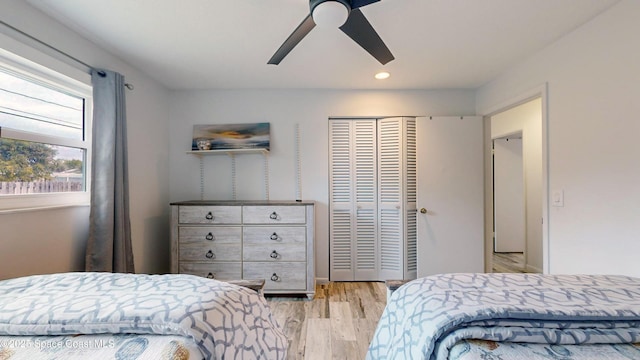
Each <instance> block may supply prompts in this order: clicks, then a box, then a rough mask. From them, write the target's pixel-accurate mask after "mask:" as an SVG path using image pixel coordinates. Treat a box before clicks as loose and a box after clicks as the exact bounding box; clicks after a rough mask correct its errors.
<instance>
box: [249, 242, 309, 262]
mask: <svg viewBox="0 0 640 360" xmlns="http://www.w3.org/2000/svg"><path fill="white" fill-rule="evenodd" d="M242 259H243V260H244V261H270V262H283V261H284V262H287V261H305V260H306V259H307V255H306V246H305V244H304V243H301V244H273V245H272V246H265V245H248V244H245V245H244V246H243V248H242Z"/></svg>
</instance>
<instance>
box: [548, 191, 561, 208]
mask: <svg viewBox="0 0 640 360" xmlns="http://www.w3.org/2000/svg"><path fill="white" fill-rule="evenodd" d="M551 205H553V206H558V207H561V206H564V191H563V190H556V191H554V192H553V193H552V194H551Z"/></svg>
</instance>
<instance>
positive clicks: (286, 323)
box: [267, 282, 386, 360]
mask: <svg viewBox="0 0 640 360" xmlns="http://www.w3.org/2000/svg"><path fill="white" fill-rule="evenodd" d="M304 299H306V297H305V298H304ZM304 299H301V298H300V297H292V298H287V297H286V296H277V297H275V296H267V301H268V303H269V306H270V307H271V311H272V313H273V316H274V319H275V320H276V321H277V322H278V324H279V325H280V327H281V328H282V330H283V332H284V333H285V335H286V336H287V338H288V340H289V351H288V356H287V359H288V360H305V359H323V360H325V359H326V360H330V359H349V360H351V359H364V356H365V354H366V350H367V349H368V347H369V342H370V341H371V338H372V337H373V333H374V331H375V328H376V326H377V324H378V320H379V319H380V316H381V315H382V311H383V309H384V306H385V304H386V288H385V286H384V284H383V283H381V282H333V283H326V284H322V285H318V286H316V296H315V297H314V298H313V300H304Z"/></svg>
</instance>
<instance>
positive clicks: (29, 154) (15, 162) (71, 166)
mask: <svg viewBox="0 0 640 360" xmlns="http://www.w3.org/2000/svg"><path fill="white" fill-rule="evenodd" d="M2 55H3V53H0V211H2V210H5V211H6V210H16V209H24V208H40V207H49V206H67V205H79V204H88V203H89V174H90V171H89V170H90V164H89V160H90V151H91V148H90V129H91V116H90V114H91V111H90V109H91V105H92V103H91V87H90V86H89V85H87V84H83V83H82V82H80V81H77V80H74V79H71V78H68V77H66V76H64V75H62V74H59V73H56V72H54V71H52V70H48V69H46V68H43V67H41V66H38V65H35V64H33V63H31V62H29V61H27V60H24V59H20V58H18V57H15V56H12V57H3V56H2Z"/></svg>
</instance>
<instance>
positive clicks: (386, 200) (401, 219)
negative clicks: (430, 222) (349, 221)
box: [378, 117, 416, 280]
mask: <svg viewBox="0 0 640 360" xmlns="http://www.w3.org/2000/svg"><path fill="white" fill-rule="evenodd" d="M415 122H416V119H415V118H401V117H397V118H385V119H380V120H378V220H379V221H378V229H379V247H380V262H379V272H378V280H385V279H413V278H415V275H416V261H415V259H416V252H415V250H416V229H415V224H416V223H415V218H416V207H415V203H416V200H415V194H416V181H415V180H416V173H415V169H416V162H415V160H416V156H415V151H416V148H415V146H416V138H415Z"/></svg>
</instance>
